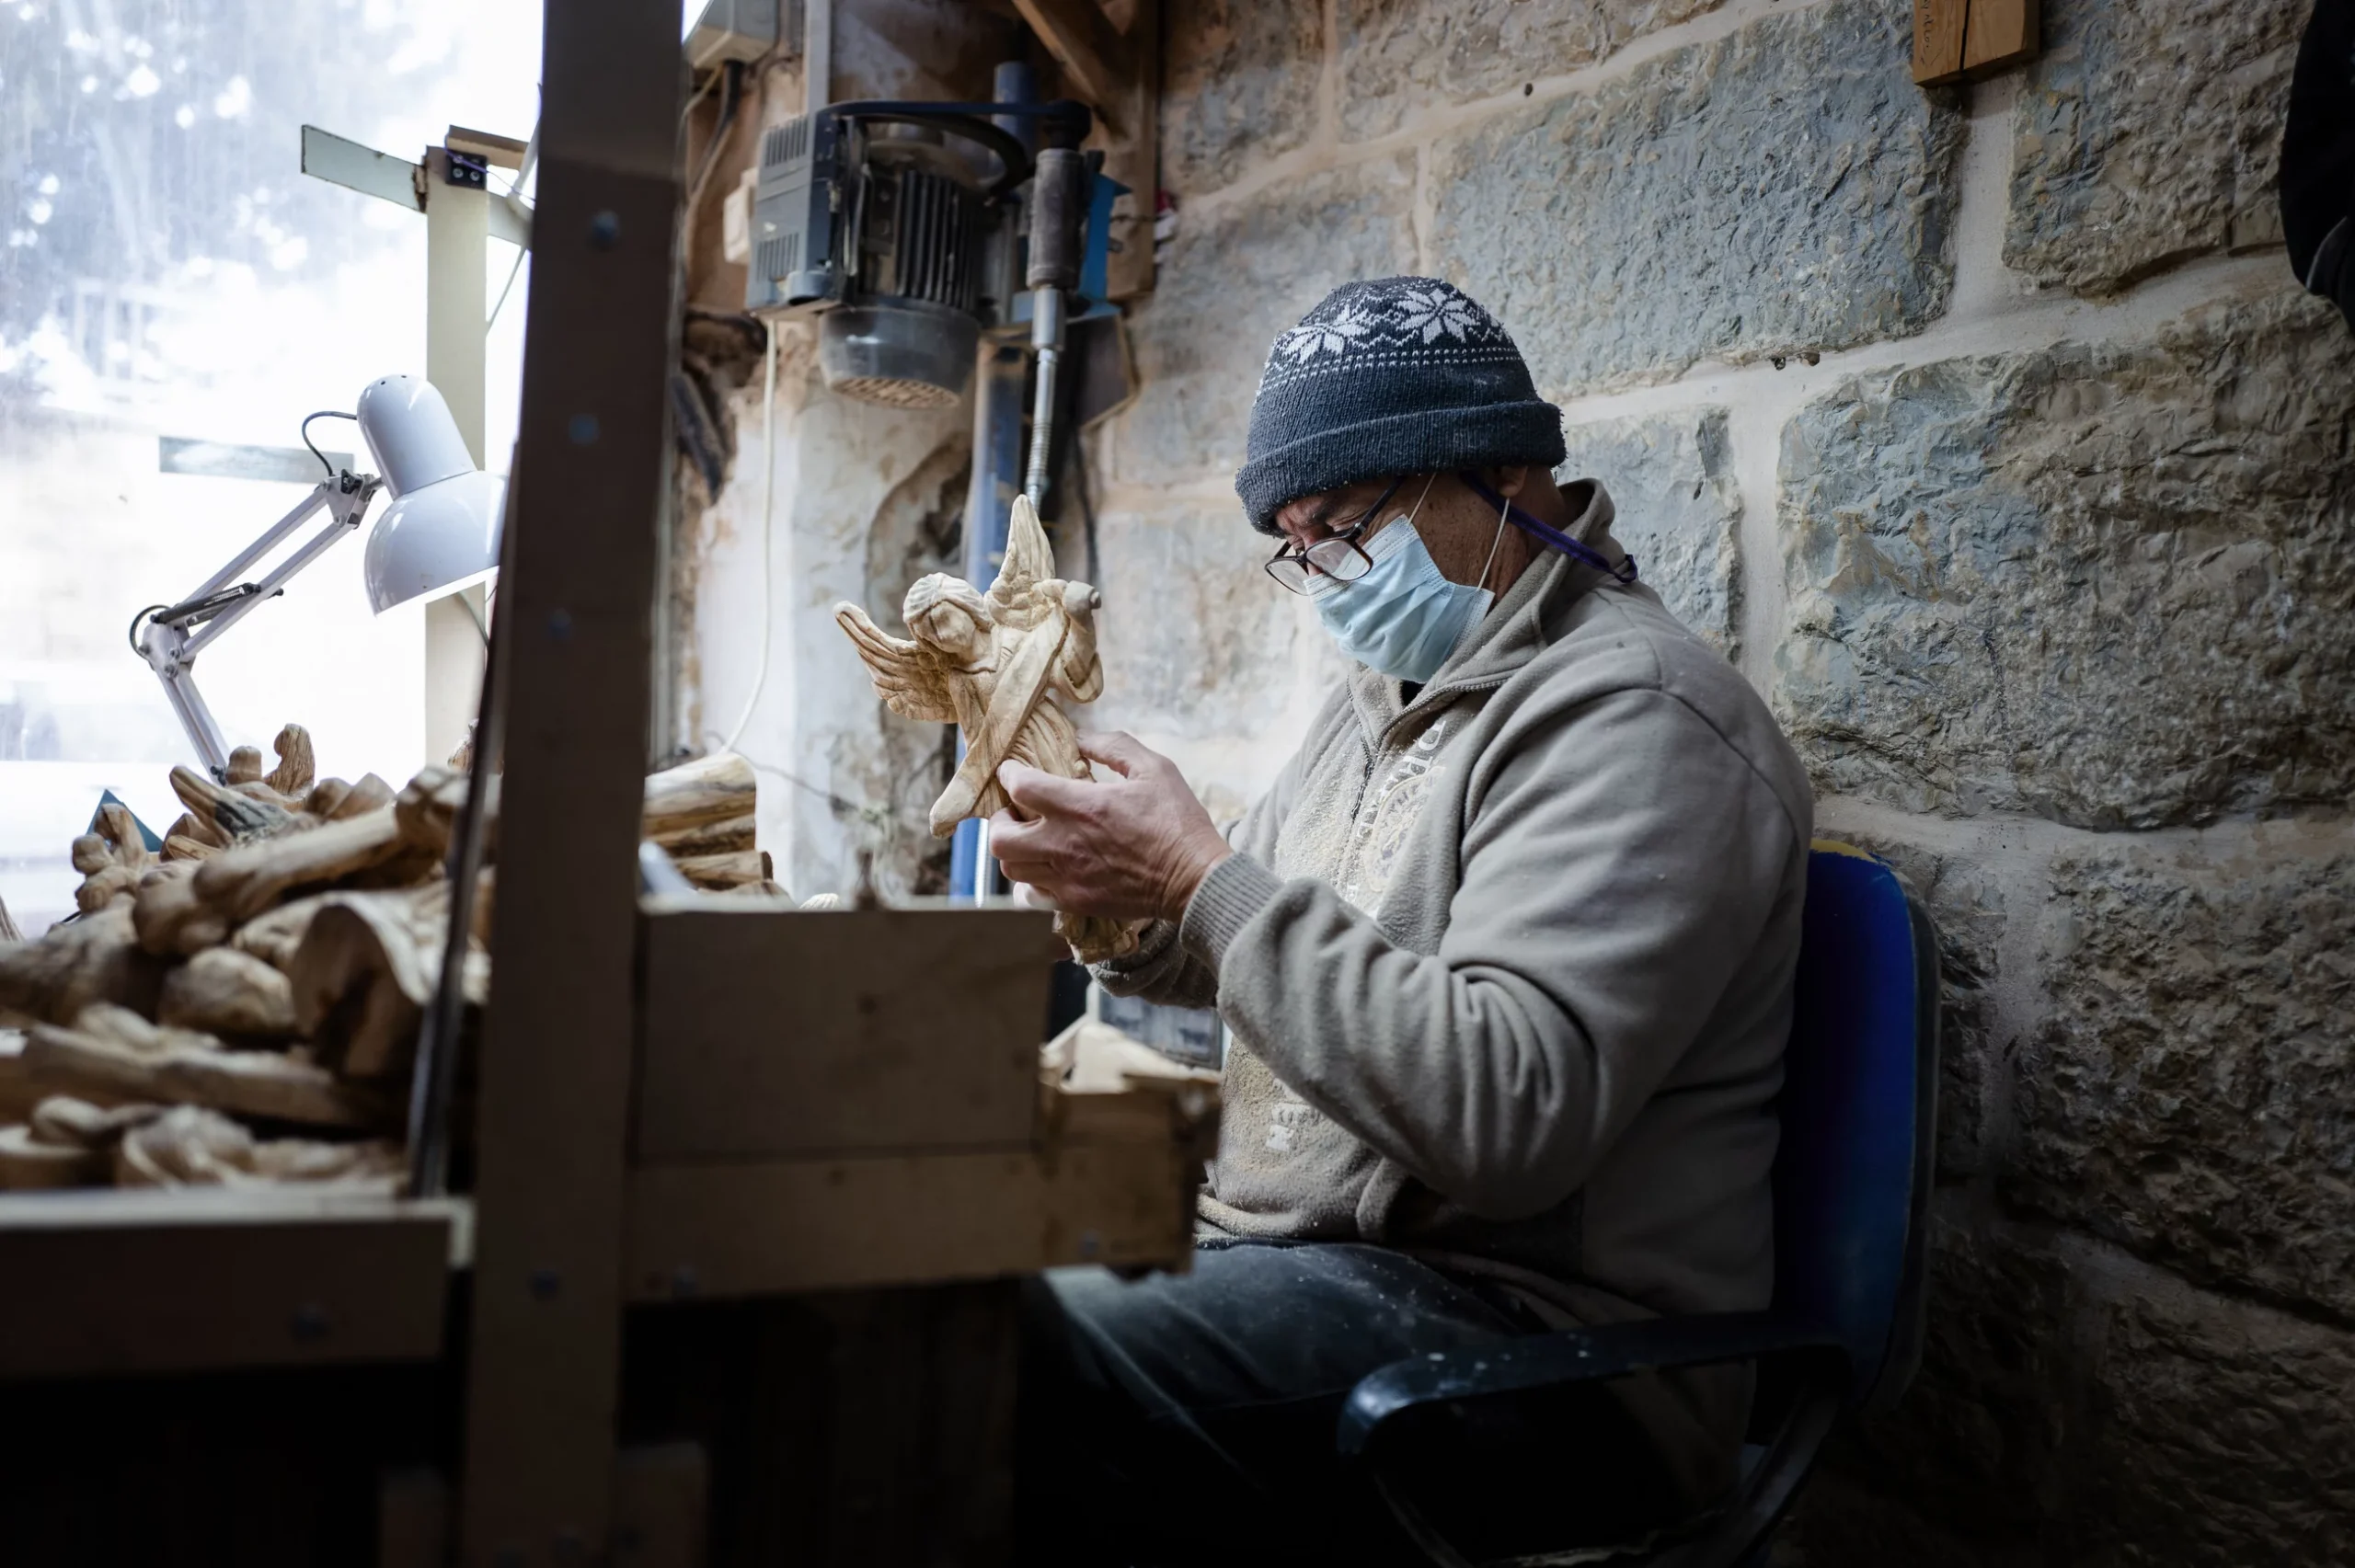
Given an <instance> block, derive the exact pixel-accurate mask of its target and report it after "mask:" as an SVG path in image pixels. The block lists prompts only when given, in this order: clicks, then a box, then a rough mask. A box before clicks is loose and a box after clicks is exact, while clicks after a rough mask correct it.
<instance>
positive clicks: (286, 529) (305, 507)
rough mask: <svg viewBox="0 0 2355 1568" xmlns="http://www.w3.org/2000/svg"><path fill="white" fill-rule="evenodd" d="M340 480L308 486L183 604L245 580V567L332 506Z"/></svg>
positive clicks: (329, 480)
mask: <svg viewBox="0 0 2355 1568" xmlns="http://www.w3.org/2000/svg"><path fill="white" fill-rule="evenodd" d="M341 477H342V475H337V476H336V478H335V479H322V480H321V481H319V483H317V484H316V485H314V486H311V493H310V494H309V495H307V496H305V497H304V498H302V499H301V500H300V501H298V502H296V503H295V506H294V509H293V511H291V512H288V513H287V514H286V515H285V516H284V517H281V518H280V519H279V520H278V521H276V522H273V523H271V524H270V527H269V528H268V529H266V530H264V531H263V533H262V536H261V537H260V538H258V539H257V540H255V541H254V542H253V543H252V544H248V545H247V546H246V547H245V549H244V550H242V551H240V552H239V553H238V555H237V557H236V559H235V560H233V561H231V562H230V563H229V564H228V565H227V566H225V567H222V568H221V569H220V570H219V571H217V572H215V573H213V575H212V576H211V577H209V578H205V579H204V581H203V583H202V584H201V586H199V587H198V589H197V590H196V591H195V592H194V593H191V594H190V595H189V596H188V599H187V601H186V602H188V603H191V604H192V603H195V602H196V601H200V600H203V599H209V598H211V597H212V596H213V595H214V594H216V593H218V592H220V591H221V590H222V589H224V588H226V587H228V586H229V585H230V584H231V583H233V582H236V580H237V579H238V578H241V577H243V576H245V575H246V568H247V567H250V566H252V565H253V564H254V563H255V562H256V561H258V560H260V559H261V558H262V557H263V556H264V555H269V554H270V552H271V551H272V550H275V549H277V548H278V546H279V545H280V544H282V543H284V542H285V540H286V539H287V538H288V537H289V536H290V535H292V534H293V532H294V531H295V530H296V529H298V528H300V527H302V526H303V525H304V523H305V522H308V521H310V520H311V519H312V518H313V517H316V515H318V513H319V512H320V510H321V509H324V508H326V507H327V506H329V505H331V504H332V503H333V501H334V500H335V498H336V494H337V480H339V479H340V478H341ZM173 608H175V609H177V608H178V606H177V605H176V606H174V607H173ZM164 613H165V614H166V615H167V617H168V616H169V614H170V612H169V611H166V612H164Z"/></svg>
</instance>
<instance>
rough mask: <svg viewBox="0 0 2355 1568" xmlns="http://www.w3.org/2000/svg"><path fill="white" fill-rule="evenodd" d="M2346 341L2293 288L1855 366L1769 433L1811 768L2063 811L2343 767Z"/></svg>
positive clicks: (2237, 795)
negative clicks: (2148, 327)
mask: <svg viewBox="0 0 2355 1568" xmlns="http://www.w3.org/2000/svg"><path fill="white" fill-rule="evenodd" d="M2350 418H2355V343H2350V342H2349V340H2348V338H2347V334H2346V332H2345V330H2344V328H2343V326H2341V325H2340V324H2339V323H2338V320H2337V318H2336V317H2335V316H2334V315H2333V314H2332V313H2331V311H2330V309H2329V307H2328V306H2326V305H2324V304H2322V303H2320V302H2317V301H2312V300H2308V299H2306V298H2305V297H2304V296H2303V295H2299V294H2295V293H2283V294H2280V295H2274V296H2269V297H2267V298H2263V299H2258V300H2251V301H2234V302H2227V303H2220V304H2217V305H2213V306H2210V307H2206V308H2203V309H2202V310H2200V311H2199V312H2196V313H2194V314H2193V315H2189V316H2187V317H2185V318H2183V319H2181V320H2180V321H2178V322H2177V323H2175V324H2173V325H2172V326H2169V327H2168V328H2167V329H2166V330H2165V331H2163V332H2161V333H2159V334H2158V335H2156V336H2155V337H2153V338H2142V339H2136V340H2131V341H2126V342H2116V343H2108V344H2102V345H2097V346H2086V345H2083V344H2063V345H2061V346H2058V347H2056V348H2053V349H2049V350H2043V351H2038V352H2033V353H2025V354H2016V355H2007V356H1991V357H1986V358H1979V359H1970V360H1955V361H1944V362H1941V363H1937V364H1933V365H1927V366H1923V367H1919V368H1916V369H1911V370H1905V371H1901V372H1891V373H1889V374H1885V375H1877V376H1873V377H1868V378H1860V379H1858V380H1856V381H1852V382H1850V383H1846V384H1844V386H1842V387H1841V388H1840V389H1839V390H1838V391H1836V392H1834V393H1832V394H1831V395H1828V396H1826V397H1824V398H1821V399H1820V400H1819V401H1817V402H1816V403H1814V404H1811V405H1809V406H1808V407H1807V408H1805V409H1803V410H1801V412H1800V413H1799V414H1798V416H1797V417H1796V418H1794V419H1793V420H1792V421H1791V423H1790V424H1789V426H1787V427H1786V429H1785V431H1784V436H1783V450H1782V474H1781V499H1780V525H1781V529H1782V533H1783V541H1784V575H1785V582H1786V589H1787V602H1788V606H1789V611H1788V614H1789V621H1788V632H1787V635H1786V639H1785V641H1784V644H1783V646H1782V647H1780V648H1779V649H1777V651H1776V655H1775V659H1776V666H1777V671H1776V692H1775V701H1776V706H1777V709H1778V711H1779V712H1780V714H1781V715H1782V716H1783V720H1784V724H1785V727H1786V728H1787V729H1788V730H1789V732H1790V734H1791V737H1792V738H1793V740H1794V741H1795V742H1796V743H1797V744H1798V747H1799V749H1800V751H1801V753H1802V755H1804V756H1806V757H1807V758H1808V760H1809V766H1810V768H1811V769H1812V771H1813V772H1814V774H1815V777H1816V780H1817V783H1818V785H1819V787H1821V788H1822V789H1824V790H1826V791H1829V792H1832V793H1840V794H1855V795H1867V796H1871V797H1873V798H1876V799H1879V800H1882V801H1884V802H1887V803H1889V804H1891V805H1896V806H1901V807H1908V808H1911V809H1914V810H1942V811H1956V810H1962V811H1977V810H1984V809H1989V808H1994V809H2004V810H2017V811H2028V812H2034V813H2038V814H2041V815H2045V816H2049V817H2052V818H2057V819H2059V820H2062V821H2064V822H2072V823H2076V824H2080V825H2083V826H2088V827H2097V828H2115V827H2135V828H2145V827H2155V826H2161V825H2165V824H2167V823H2175V822H2186V821H2202V820H2206V819H2208V818H2212V817H2214V816H2216V815H2217V814H2218V813H2220V812H2223V811H2228V810H2244V811H2246V810H2269V809H2272V808H2276V807H2286V806H2292V805H2297V804H2303V803H2306V802H2333V803H2337V802H2343V801H2344V800H2345V799H2346V798H2347V797H2348V794H2349V790H2350V789H2355V469H2351V468H2350V466H2349V464H2348V461H2347V453H2346V442H2347V435H2346V431H2347V429H2348V422H2349V419H2350Z"/></svg>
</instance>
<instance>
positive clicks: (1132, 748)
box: [1079, 729, 1163, 779]
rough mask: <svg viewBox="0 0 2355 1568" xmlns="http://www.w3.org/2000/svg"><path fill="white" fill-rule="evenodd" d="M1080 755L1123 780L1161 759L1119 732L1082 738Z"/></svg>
mask: <svg viewBox="0 0 2355 1568" xmlns="http://www.w3.org/2000/svg"><path fill="white" fill-rule="evenodd" d="M1079 754H1080V755H1081V756H1083V757H1085V758H1086V759H1087V760H1088V761H1091V762H1101V763H1103V764H1104V765H1105V766H1106V767H1108V768H1109V769H1111V770H1112V771H1113V772H1114V773H1118V774H1120V776H1121V777H1122V778H1124V779H1128V778H1134V777H1135V776H1136V775H1137V773H1138V772H1139V771H1140V770H1141V769H1143V768H1144V767H1146V766H1148V765H1150V764H1152V763H1155V762H1158V761H1162V760H1163V759H1162V755H1161V753H1160V752H1158V751H1155V750H1152V749H1151V748H1150V747H1148V746H1146V745H1145V743H1144V742H1143V741H1142V740H1139V739H1138V738H1136V737H1135V736H1133V735H1131V734H1130V733H1128V731H1126V730H1122V729H1114V730H1107V731H1106V732H1104V733H1103V734H1101V735H1083V736H1081V737H1080V738H1079Z"/></svg>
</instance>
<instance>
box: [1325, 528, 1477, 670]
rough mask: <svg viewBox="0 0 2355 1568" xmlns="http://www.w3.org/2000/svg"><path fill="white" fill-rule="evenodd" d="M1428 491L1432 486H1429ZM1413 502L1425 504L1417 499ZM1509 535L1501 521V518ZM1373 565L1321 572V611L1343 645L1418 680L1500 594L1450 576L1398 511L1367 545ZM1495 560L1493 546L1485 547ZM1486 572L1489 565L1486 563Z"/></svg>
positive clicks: (1366, 660)
mask: <svg viewBox="0 0 2355 1568" xmlns="http://www.w3.org/2000/svg"><path fill="white" fill-rule="evenodd" d="M1424 493H1425V494H1426V495H1428V494H1429V493H1430V487H1429V486H1425V488H1424ZM1415 510H1416V511H1418V512H1419V511H1420V510H1422V502H1421V501H1420V500H1419V499H1418V500H1417V501H1416V503H1415ZM1497 537H1498V539H1499V540H1502V538H1503V537H1504V522H1503V520H1502V519H1501V518H1499V520H1498V523H1497ZM1365 553H1366V556H1367V558H1368V559H1370V560H1372V561H1373V569H1372V570H1371V571H1368V572H1367V573H1366V574H1365V575H1364V576H1363V577H1361V578H1356V579H1355V580H1353V581H1350V582H1347V583H1338V582H1333V581H1332V580H1331V579H1330V578H1326V579H1322V581H1323V582H1324V583H1325V584H1327V586H1324V587H1322V588H1320V589H1317V590H1315V592H1314V596H1313V597H1314V599H1315V605H1316V615H1317V619H1319V620H1321V621H1323V622H1324V623H1325V630H1326V631H1327V632H1328V633H1330V634H1331V635H1332V638H1333V640H1334V642H1336V643H1338V644H1339V645H1340V649H1341V651H1342V652H1343V653H1345V654H1348V655H1349V656H1350V658H1354V659H1356V660H1357V661H1358V662H1359V663H1360V664H1362V665H1364V666H1365V667H1366V668H1367V669H1368V670H1373V671H1374V672H1376V673H1377V674H1382V675H1387V676H1391V677H1393V678H1394V679H1396V680H1399V681H1413V682H1415V683H1416V684H1418V685H1419V684H1421V683H1423V682H1424V681H1429V680H1430V678H1431V677H1432V676H1433V675H1435V674H1437V673H1438V672H1439V667H1440V666H1441V665H1442V664H1445V663H1446V662H1447V656H1448V655H1449V654H1451V653H1453V652H1454V651H1455V645H1456V644H1457V643H1459V642H1461V641H1463V639H1464V633H1465V629H1466V628H1467V627H1469V626H1471V625H1472V624H1474V623H1476V622H1477V621H1478V620H1479V619H1480V618H1481V617H1482V616H1484V615H1486V614H1487V613H1488V607H1489V606H1490V605H1492V604H1494V603H1495V602H1496V601H1497V596H1496V595H1495V594H1493V593H1491V592H1489V591H1488V589H1485V588H1476V587H1468V586H1466V585H1465V584H1463V583H1460V582H1450V581H1449V580H1448V579H1447V578H1445V577H1443V576H1442V575H1441V572H1440V569H1439V564H1438V563H1437V562H1435V561H1433V560H1432V559H1431V553H1430V550H1429V549H1427V548H1425V546H1424V544H1423V540H1422V535H1420V534H1419V533H1417V532H1415V521H1414V517H1413V515H1412V514H1409V515H1407V516H1406V517H1400V518H1394V519H1393V520H1392V521H1391V523H1390V526H1389V527H1387V528H1385V529H1383V530H1382V531H1381V532H1378V533H1376V534H1375V535H1374V536H1373V540H1372V541H1371V542H1369V543H1368V544H1367V545H1366V547H1365ZM1488 559H1489V561H1490V562H1491V563H1493V562H1494V561H1495V560H1496V546H1495V545H1494V544H1491V545H1490V546H1489V549H1488ZM1480 577H1481V580H1482V581H1483V582H1485V581H1487V580H1488V570H1487V568H1486V567H1483V568H1482V569H1481V573H1480Z"/></svg>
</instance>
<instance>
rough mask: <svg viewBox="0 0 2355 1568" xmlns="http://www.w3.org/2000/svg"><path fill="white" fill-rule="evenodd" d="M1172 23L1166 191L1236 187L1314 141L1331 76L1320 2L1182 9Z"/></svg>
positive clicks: (1232, 1) (1204, 1)
mask: <svg viewBox="0 0 2355 1568" xmlns="http://www.w3.org/2000/svg"><path fill="white" fill-rule="evenodd" d="M1166 17H1167V18H1168V20H1167V28H1168V31H1167V33H1166V37H1165V41H1164V44H1163V49H1164V56H1163V61H1162V89H1161V169H1162V178H1163V179H1164V180H1165V181H1166V183H1167V185H1168V187H1169V189H1172V190H1174V191H1177V192H1178V193H1180V194H1181V195H1191V194H1195V193H1197V192H1200V191H1206V190H1216V189H1218V188H1219V187H1221V186H1223V185H1231V184H1233V183H1234V182H1235V179H1236V177H1239V176H1241V175H1242V174H1243V173H1245V172H1246V170H1248V169H1249V168H1250V167H1251V166H1252V165H1253V164H1255V163H1258V162H1261V161H1264V160H1266V159H1268V158H1272V157H1275V156H1277V155H1279V154H1282V153H1288V152H1290V151H1292V149H1293V148H1294V147H1297V146H1299V145H1300V144H1301V143H1304V142H1306V141H1307V140H1308V139H1309V137H1310V136H1311V135H1312V134H1314V133H1315V130H1316V117H1317V112H1318V110H1317V106H1318V99H1319V97H1321V93H1320V91H1319V86H1320V80H1321V78H1322V77H1323V75H1324V70H1325V14H1324V8H1323V6H1319V5H1317V4H1316V0H1186V3H1185V4H1183V5H1179V6H1171V7H1169V8H1168V9H1167V11H1166Z"/></svg>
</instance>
